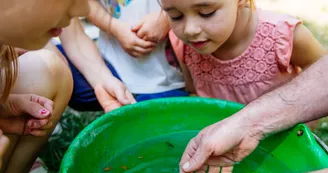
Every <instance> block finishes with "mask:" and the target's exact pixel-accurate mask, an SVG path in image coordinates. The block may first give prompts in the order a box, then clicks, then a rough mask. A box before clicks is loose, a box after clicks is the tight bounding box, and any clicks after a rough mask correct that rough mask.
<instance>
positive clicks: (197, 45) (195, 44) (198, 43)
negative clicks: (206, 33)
mask: <svg viewBox="0 0 328 173" xmlns="http://www.w3.org/2000/svg"><path fill="white" fill-rule="evenodd" d="M207 43H208V41H196V42H195V41H191V42H190V44H191V45H192V46H193V47H195V48H198V49H200V48H202V47H204V46H206V45H207Z"/></svg>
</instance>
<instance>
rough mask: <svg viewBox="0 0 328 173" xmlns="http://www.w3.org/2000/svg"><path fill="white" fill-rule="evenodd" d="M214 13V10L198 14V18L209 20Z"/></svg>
mask: <svg viewBox="0 0 328 173" xmlns="http://www.w3.org/2000/svg"><path fill="white" fill-rule="evenodd" d="M215 12H216V10H214V11H212V12H210V13H198V14H199V15H200V16H202V17H203V18H210V17H212V16H213V14H214V13H215Z"/></svg>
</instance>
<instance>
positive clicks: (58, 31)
mask: <svg viewBox="0 0 328 173" xmlns="http://www.w3.org/2000/svg"><path fill="white" fill-rule="evenodd" d="M62 31H63V29H62V28H52V29H51V30H50V31H49V33H50V35H51V36H53V37H58V36H59V35H60V34H61V33H62Z"/></svg>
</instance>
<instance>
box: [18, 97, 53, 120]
mask: <svg viewBox="0 0 328 173" xmlns="http://www.w3.org/2000/svg"><path fill="white" fill-rule="evenodd" d="M21 108H22V111H23V112H26V113H28V114H29V115H30V116H32V117H35V118H40V119H44V118H47V117H48V116H50V114H51V111H52V110H51V111H49V110H47V109H46V108H45V107H43V106H42V105H40V104H39V103H36V102H33V101H29V100H28V101H25V103H23V104H22V105H21Z"/></svg>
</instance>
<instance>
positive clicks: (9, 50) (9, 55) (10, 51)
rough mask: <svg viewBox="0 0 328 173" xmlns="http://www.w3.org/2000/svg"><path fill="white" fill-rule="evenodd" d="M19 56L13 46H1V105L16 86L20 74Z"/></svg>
mask: <svg viewBox="0 0 328 173" xmlns="http://www.w3.org/2000/svg"><path fill="white" fill-rule="evenodd" d="M17 58H18V55H17V53H16V50H15V48H14V47H12V46H8V45H1V46H0V78H1V80H0V81H1V87H0V88H1V89H2V93H1V97H0V103H3V102H4V101H6V100H7V98H8V96H9V94H10V91H11V89H12V87H13V86H14V84H15V81H16V78H17V73H18V59H17Z"/></svg>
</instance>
